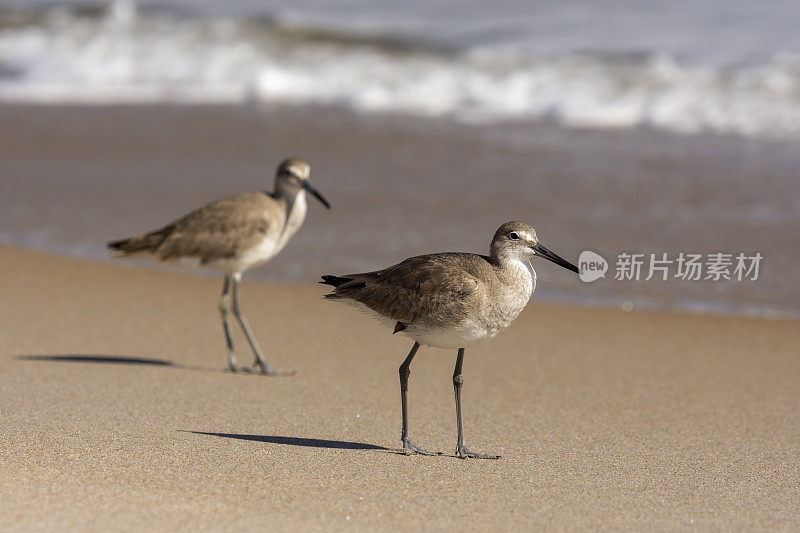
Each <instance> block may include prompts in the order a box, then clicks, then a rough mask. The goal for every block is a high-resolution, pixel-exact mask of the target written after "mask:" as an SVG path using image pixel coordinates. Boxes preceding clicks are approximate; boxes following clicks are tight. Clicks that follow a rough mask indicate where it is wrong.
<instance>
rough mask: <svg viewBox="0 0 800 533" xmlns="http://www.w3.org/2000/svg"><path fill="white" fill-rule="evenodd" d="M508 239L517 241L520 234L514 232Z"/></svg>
mask: <svg viewBox="0 0 800 533" xmlns="http://www.w3.org/2000/svg"><path fill="white" fill-rule="evenodd" d="M508 238H509V239H511V240H512V241H516V240H517V239H519V234H518V233H517V232H516V231H512V232H511V233H509V234H508Z"/></svg>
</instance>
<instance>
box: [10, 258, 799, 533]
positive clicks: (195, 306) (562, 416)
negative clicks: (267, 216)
mask: <svg viewBox="0 0 800 533" xmlns="http://www.w3.org/2000/svg"><path fill="white" fill-rule="evenodd" d="M0 265H2V272H3V276H2V279H0V295H1V297H0V302H2V304H0V324H2V326H0V328H1V329H0V529H1V530H4V531H15V530H33V529H48V530H60V531H65V530H73V531H75V530H81V531H96V530H103V529H106V528H109V527H113V528H114V529H116V530H125V531H130V530H150V531H165V530H175V529H182V530H186V529H193V530H196V529H201V528H205V529H212V530H232V529H252V530H254V529H268V530H286V529H290V528H291V529H295V530H297V529H302V530H345V529H356V530H385V531H389V530H396V529H397V528H398V527H402V528H404V529H415V528H425V529H428V530H431V529H445V528H448V529H450V528H455V527H458V528H460V529H464V530H481V529H484V530H485V529H490V530H498V529H512V530H523V529H536V528H545V527H547V528H551V529H557V530H566V529H576V528H602V529H605V530H609V529H610V530H643V529H657V530H683V529H700V530H743V529H749V530H752V529H769V530H797V529H798V528H800V512H798V509H800V484H798V479H800V417H798V413H799V412H800V359H798V356H797V347H798V346H800V328H798V322H797V321H796V320H788V319H757V318H742V317H730V316H716V315H691V314H677V313H645V312H639V311H636V312H633V313H623V312H622V311H615V310H608V309H602V308H595V309H593V308H586V307H568V306H557V305H551V304H548V305H544V304H537V303H536V298H535V297H534V301H533V302H532V303H531V305H529V306H528V308H527V309H526V310H525V311H524V312H523V314H522V315H521V316H520V318H519V319H518V320H517V321H516V322H515V323H514V324H513V325H512V327H511V328H510V329H509V330H508V331H506V332H505V333H503V334H501V335H500V336H499V337H498V338H497V339H495V340H494V341H493V342H491V343H488V344H483V345H479V346H477V347H475V348H473V349H470V350H468V351H467V357H466V360H465V374H464V376H465V385H464V395H465V396H464V401H465V424H466V436H467V442H468V444H469V445H470V447H471V448H473V449H475V450H477V451H491V452H498V453H501V454H502V455H503V457H502V458H501V459H500V460H498V461H476V460H466V461H465V460H459V459H456V458H454V457H452V456H451V455H448V454H452V451H453V449H454V446H455V420H454V418H455V416H454V407H453V398H452V384H451V373H452V365H453V363H454V360H455V353H449V352H446V351H442V350H432V349H423V350H422V351H421V352H420V354H419V355H418V356H417V359H416V360H415V363H414V366H413V367H412V376H411V383H410V408H411V431H412V435H413V436H414V437H415V439H416V440H417V441H418V443H419V444H421V445H423V446H425V447H427V448H429V449H434V450H440V451H442V452H445V455H443V456H441V457H432V458H431V457H420V456H411V457H407V456H404V455H400V454H398V453H397V452H398V445H399V432H400V406H399V392H398V380H397V367H398V365H399V364H400V362H401V361H402V359H403V357H404V356H405V354H406V352H407V351H408V348H409V346H410V342H409V341H408V340H407V339H405V338H402V337H401V336H400V335H395V336H392V335H391V334H390V333H391V332H390V331H388V330H386V329H385V328H383V327H382V326H380V325H379V324H378V323H376V322H375V321H373V320H371V319H370V318H368V317H366V316H363V315H360V314H358V313H356V312H355V311H351V310H350V309H348V308H346V307H344V306H339V305H335V304H332V303H330V302H324V301H323V300H322V299H321V298H320V296H321V295H322V294H323V293H324V289H323V288H322V287H316V286H314V285H312V284H310V283H308V284H303V285H292V284H272V283H265V282H259V281H251V280H247V279H246V281H245V287H244V292H243V298H244V301H243V306H244V308H245V310H246V312H247V313H248V315H249V317H250V319H251V322H252V324H253V327H254V329H255V331H256V334H257V335H258V336H259V338H260V339H261V341H262V344H263V346H264V348H265V351H266V352H267V354H268V356H269V357H270V358H271V361H272V362H274V363H275V364H277V365H279V366H282V367H288V368H295V369H297V371H298V375H297V376H296V377H293V378H264V377H260V376H255V375H241V374H240V375H234V374H231V373H228V372H224V371H223V370H222V369H223V367H224V363H225V357H224V346H223V341H222V336H221V333H220V327H219V323H218V320H219V319H218V315H217V311H216V298H217V294H218V291H219V288H220V282H219V280H218V279H215V278H211V277H202V276H193V275H186V274H182V273H177V272H171V271H159V270H154V269H144V268H138V267H131V266H130V265H126V264H103V263H98V262H89V261H84V260H78V259H71V258H64V257H60V256H56V255H47V254H41V253H35V252H30V251H24V250H21V249H17V248H11V247H3V248H0ZM237 341H238V346H239V348H240V350H239V352H240V357H241V359H242V361H243V362H245V361H248V360H249V357H250V356H249V354H248V352H247V351H246V350H245V349H244V348H245V346H244V343H243V340H242V339H241V338H240V337H237Z"/></svg>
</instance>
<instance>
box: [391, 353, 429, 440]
mask: <svg viewBox="0 0 800 533" xmlns="http://www.w3.org/2000/svg"><path fill="white" fill-rule="evenodd" d="M417 350H419V343H418V342H415V343H414V346H413V347H412V348H411V351H410V352H409V353H408V357H406V360H405V361H403V364H402V365H400V400H401V402H402V407H403V430H402V433H401V434H400V440H402V441H403V451H404V452H405V453H406V455H411V454H412V453H419V454H422V455H437V454H435V453H433V452H429V451H425V450H423V449H422V448H420V447H419V446H417V445H416V444H414V443H413V442H411V438H410V437H409V436H408V401H407V399H406V396H407V394H408V376H410V375H411V360H412V359H414V356H415V355H417Z"/></svg>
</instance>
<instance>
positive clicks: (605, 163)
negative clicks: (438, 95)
mask: <svg viewBox="0 0 800 533" xmlns="http://www.w3.org/2000/svg"><path fill="white" fill-rule="evenodd" d="M287 155H296V156H299V157H303V158H305V159H307V160H308V161H309V162H310V163H311V165H312V179H313V181H314V182H315V183H316V185H317V187H318V188H319V189H320V190H321V191H322V192H323V193H324V194H325V195H326V197H327V198H328V199H329V200H330V202H331V204H332V206H333V209H332V210H331V211H325V209H324V208H322V206H320V205H319V204H316V203H315V202H313V201H312V202H311V204H310V209H309V218H308V220H307V222H306V225H305V226H304V228H303V231H301V232H300V233H298V235H297V236H296V237H295V239H294V240H293V241H292V246H289V247H287V249H286V250H285V251H284V252H283V253H281V255H280V256H278V257H277V258H276V259H275V261H273V262H272V263H270V265H269V267H268V268H264V269H260V270H258V271H257V272H254V273H253V275H254V276H256V277H258V278H261V279H266V280H270V281H303V282H313V281H315V280H316V278H317V276H318V275H319V273H320V272H321V271H322V270H325V269H331V270H333V271H342V272H353V271H360V270H372V269H375V268H378V267H382V266H385V265H389V264H392V263H394V262H397V261H399V260H401V259H403V258H405V257H407V256H409V255H415V254H422V253H429V252H438V251H445V250H452V251H473V252H480V253H484V252H485V251H486V249H487V247H488V243H489V240H490V238H491V236H492V234H493V233H494V230H495V229H496V228H497V227H498V226H499V225H500V224H501V223H503V222H505V221H507V220H514V219H519V220H525V221H527V222H530V223H531V224H533V226H534V227H535V228H536V229H537V231H538V232H539V235H540V237H541V238H542V241H543V242H544V243H545V244H546V245H547V246H548V247H549V248H550V249H552V250H553V251H555V252H557V253H559V254H560V255H562V256H563V257H565V258H568V259H571V260H577V257H578V255H579V254H580V252H581V251H582V250H585V249H590V250H594V251H597V252H600V253H601V254H603V255H604V256H605V257H606V259H608V260H609V262H611V264H612V270H611V272H610V274H612V275H611V276H609V279H606V280H603V281H598V282H596V283H594V284H592V285H590V286H587V285H584V284H582V283H581V282H580V281H579V280H578V279H577V278H575V277H574V276H567V275H564V273H563V272H561V271H560V269H557V268H548V267H542V268H540V269H539V270H538V274H539V278H540V279H541V280H542V283H541V287H540V293H539V297H540V298H544V299H548V300H550V301H560V302H580V303H598V304H603V305H608V306H615V307H617V308H619V307H620V305H621V304H622V303H623V302H624V301H631V302H633V303H634V304H635V305H636V306H637V307H642V306H645V307H647V306H649V307H651V308H662V309H663V308H668V309H677V308H704V309H716V310H722V311H726V312H737V313H748V312H755V313H763V312H781V313H789V314H793V315H795V316H800V270H798V268H797V265H798V264H800V233H798V232H797V230H796V228H797V227H800V188H799V187H797V169H798V168H800V151H798V150H797V146H796V143H788V142H784V143H780V142H771V143H770V142H760V141H754V140H745V139H737V138H733V137H719V136H716V137H715V136H710V135H697V136H679V135H671V134H666V133H658V132H654V131H646V130H636V131H602V132H601V131H575V130H572V131H566V130H562V129H559V128H556V127H552V126H547V125H531V124H519V125H506V126H467V125H455V124H452V123H448V122H446V121H443V120H414V119H403V118H398V117H381V116H371V117H366V116H359V115H352V114H348V113H344V112H341V111H336V110H333V109H320V108H303V109H299V108H288V109H287V108H256V107H235V106H232V107H214V106H119V107H70V106H52V107H51V106H41V107H37V106H8V105H6V106H0V189H1V190H2V192H3V194H2V195H0V243H3V244H12V245H20V246H26V247H35V248H39V249H45V250H51V251H57V252H60V253H69V254H72V255H79V256H84V257H93V258H97V259H102V258H105V250H104V249H103V243H105V242H106V241H109V240H112V239H118V238H122V237H127V236H129V235H131V234H135V233H140V232H143V231H146V230H150V229H155V228H156V227H159V226H160V225H163V224H166V223H168V222H170V221H171V220H173V219H174V218H175V217H176V216H178V215H181V214H183V213H185V212H187V211H189V210H191V209H193V208H195V207H197V206H199V205H202V204H204V203H206V202H208V201H211V200H214V199H216V198H219V197H221V196H225V195H229V194H233V193H236V192H240V191H247V190H253V189H265V188H271V187H272V181H273V175H274V169H275V166H276V165H277V162H278V161H279V160H281V159H282V158H284V157H286V156H287ZM681 251H683V252H696V253H706V254H709V253H716V252H727V253H738V252H746V253H747V254H748V255H750V254H753V253H755V252H760V253H761V254H762V255H763V257H764V261H763V265H762V268H761V272H760V277H759V280H758V281H757V282H749V283H739V282H718V283H713V282H703V281H692V282H683V281H679V280H671V281H667V282H662V281H656V280H651V281H649V282H646V283H645V282H634V281H629V282H615V281H614V280H613V279H611V278H613V272H614V270H613V268H614V258H615V256H616V254H618V253H620V252H629V253H630V252H638V253H657V254H659V253H663V252H669V253H670V254H673V257H674V256H675V255H676V254H677V253H678V252H681Z"/></svg>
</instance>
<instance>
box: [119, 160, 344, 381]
mask: <svg viewBox="0 0 800 533" xmlns="http://www.w3.org/2000/svg"><path fill="white" fill-rule="evenodd" d="M310 170H311V167H310V166H309V165H308V163H306V162H305V161H301V160H299V159H286V160H284V161H283V162H281V164H280V165H279V166H278V170H277V172H276V175H275V190H274V191H272V192H265V191H252V192H246V193H242V194H237V195H234V196H229V197H227V198H222V199H220V200H217V201H215V202H211V203H210V204H208V205H206V206H203V207H201V208H199V209H196V210H195V211H192V212H191V213H189V214H187V215H185V216H183V217H181V218H179V219H178V220H176V221H175V222H173V223H171V224H168V225H167V226H164V227H163V228H161V229H158V230H155V231H152V232H150V233H145V234H143V235H139V236H136V237H131V238H129V239H123V240H119V241H112V242H109V243H108V247H109V248H110V249H111V250H113V252H114V255H116V256H119V257H146V258H149V259H154V260H156V261H159V262H161V263H172V264H177V265H179V266H184V267H189V268H198V267H199V268H209V269H213V270H218V271H220V272H223V273H224V274H225V281H224V283H223V285H222V296H221V297H220V300H219V312H220V315H221V317H222V329H223V331H224V333H225V343H226V345H227V347H228V367H229V368H230V370H232V371H234V372H236V371H238V370H240V368H239V364H238V362H237V360H236V354H235V353H234V350H233V341H232V340H231V333H230V324H229V321H228V319H229V315H230V312H231V310H233V316H234V317H235V318H236V320H237V322H238V323H239V326H240V327H241V328H242V331H243V332H244V334H245V337H247V342H249V343H250V348H251V349H252V350H253V353H254V354H255V357H256V360H255V363H254V365H257V366H258V368H259V369H260V371H261V373H263V374H269V375H280V374H292V373H293V372H285V371H282V370H279V369H276V368H273V367H272V366H270V365H269V364H268V363H267V361H266V359H265V358H264V355H263V353H262V352H261V348H259V346H258V343H257V342H256V339H255V337H254V336H253V332H252V330H251V329H250V326H249V324H248V323H247V320H245V318H244V315H242V312H241V309H240V307H239V283H240V281H241V279H242V273H243V272H244V271H246V270H249V269H251V268H253V267H255V266H258V265H260V264H263V263H265V262H267V261H269V260H270V259H272V258H273V257H275V256H276V255H277V254H278V252H280V251H281V250H282V249H283V247H284V246H286V243H287V242H288V241H289V239H290V238H291V237H292V235H294V234H295V232H297V230H298V229H300V226H301V225H302V224H303V221H304V220H305V218H306V194H305V193H306V192H308V193H310V194H312V195H313V196H314V197H315V198H316V199H317V200H319V201H320V202H321V203H322V204H323V205H324V206H325V207H327V208H328V209H330V204H328V201H327V200H325V198H324V197H323V196H322V195H321V194H320V193H319V192H318V191H317V190H316V189H314V187H312V186H311V182H309V180H308V177H309V173H310Z"/></svg>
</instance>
